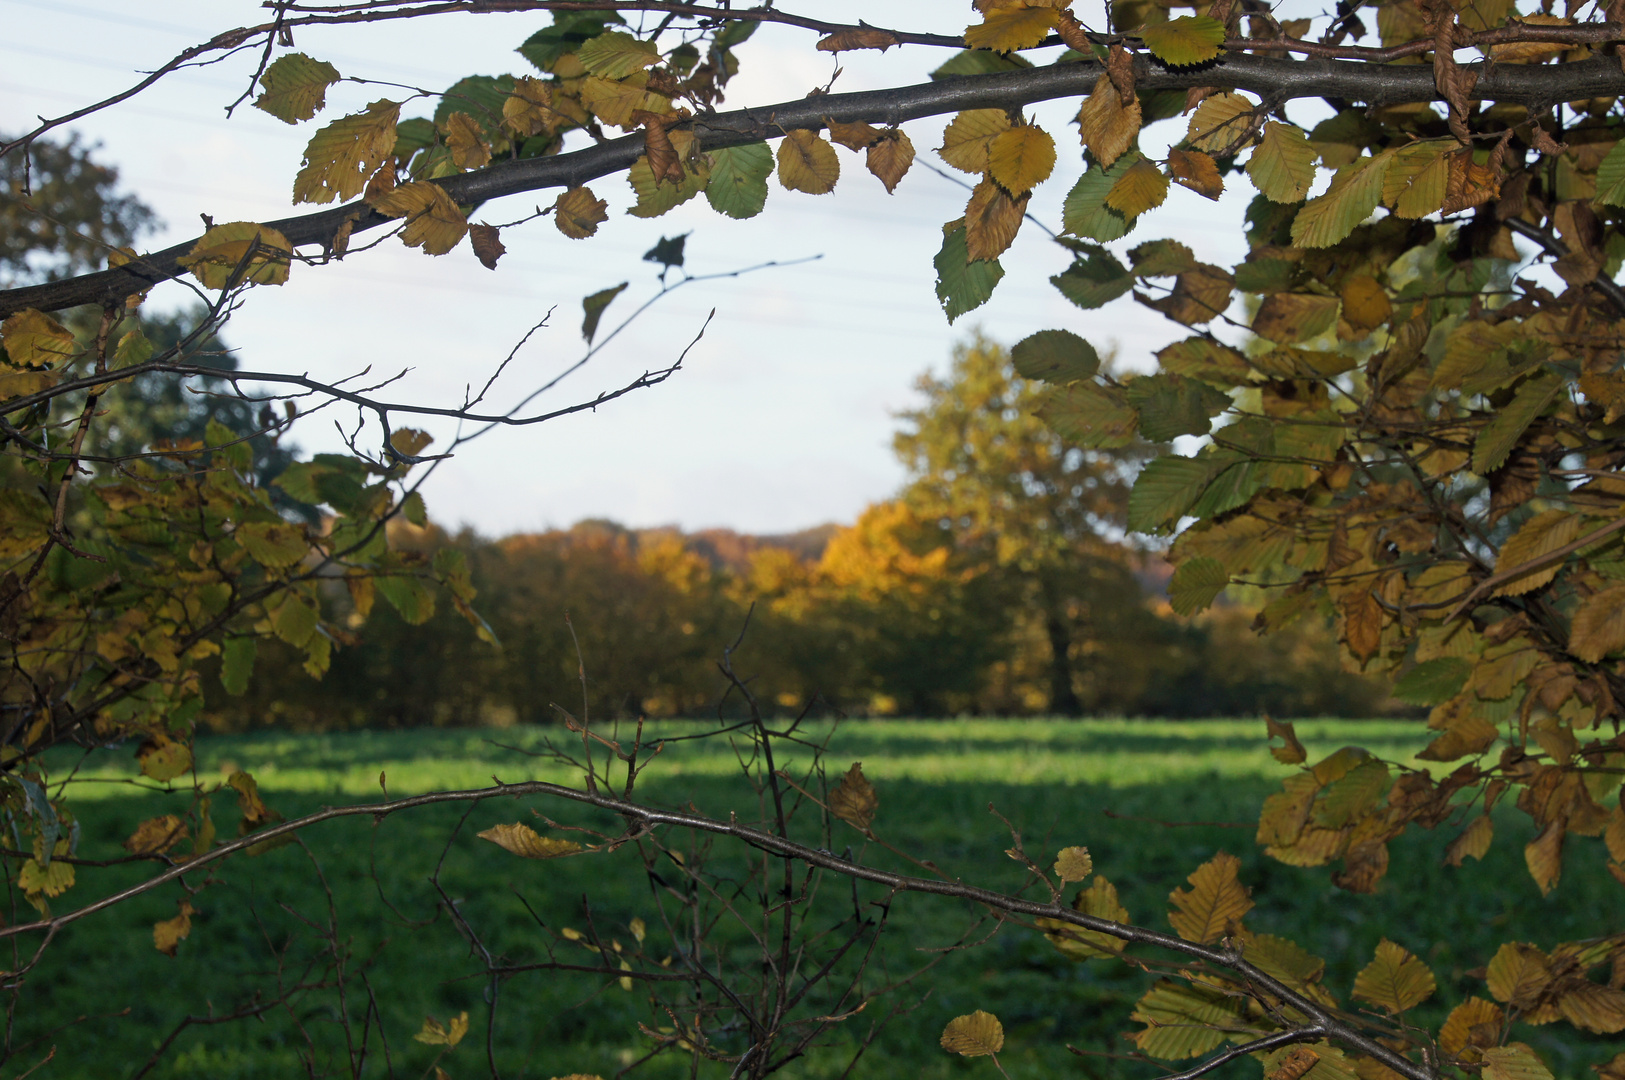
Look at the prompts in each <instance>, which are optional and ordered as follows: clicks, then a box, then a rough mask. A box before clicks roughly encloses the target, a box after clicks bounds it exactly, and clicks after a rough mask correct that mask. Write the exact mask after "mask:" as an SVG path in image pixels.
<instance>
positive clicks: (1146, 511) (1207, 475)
mask: <svg viewBox="0 0 1625 1080" xmlns="http://www.w3.org/2000/svg"><path fill="white" fill-rule="evenodd" d="M1215 475H1216V470H1215V468H1214V466H1213V463H1212V462H1211V461H1209V460H1208V459H1205V458H1187V457H1180V456H1178V455H1176V454H1169V455H1167V456H1166V457H1160V458H1156V459H1155V460H1153V461H1151V462H1149V463H1147V465H1146V467H1145V468H1143V469H1141V470H1140V475H1139V476H1138V477H1137V478H1135V481H1134V487H1133V488H1132V489H1131V490H1130V491H1129V496H1128V527H1129V530H1130V531H1131V532H1157V531H1159V530H1161V529H1163V528H1165V527H1167V526H1169V525H1173V524H1174V523H1175V522H1177V521H1178V520H1179V519H1180V518H1182V517H1184V516H1185V515H1186V514H1187V513H1189V512H1190V510H1191V507H1193V506H1194V505H1195V504H1196V501H1197V500H1198V499H1200V498H1201V497H1202V493H1203V492H1204V491H1206V490H1207V487H1208V485H1209V484H1211V483H1212V482H1213V478H1214V476H1215Z"/></svg>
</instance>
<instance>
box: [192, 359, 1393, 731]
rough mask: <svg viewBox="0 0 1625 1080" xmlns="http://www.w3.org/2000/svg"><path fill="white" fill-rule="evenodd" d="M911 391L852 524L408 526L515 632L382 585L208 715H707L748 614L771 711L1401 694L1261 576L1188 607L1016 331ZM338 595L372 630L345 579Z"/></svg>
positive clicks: (286, 721) (1356, 698) (1153, 706)
mask: <svg viewBox="0 0 1625 1080" xmlns="http://www.w3.org/2000/svg"><path fill="white" fill-rule="evenodd" d="M919 388H920V390H921V392H922V397H923V402H922V404H921V406H920V407H919V408H918V409H916V410H912V411H910V412H908V413H906V414H904V415H903V416H902V417H901V420H902V427H901V430H900V431H899V432H898V435H897V439H896V448H897V451H898V453H899V454H900V456H901V457H902V458H903V460H904V462H905V463H906V464H907V465H908V467H909V470H910V475H909V479H908V482H907V484H906V486H905V487H904V489H903V490H902V491H900V492H899V493H898V494H897V495H896V496H895V497H894V498H891V499H888V500H885V501H883V502H880V503H877V504H874V505H872V506H870V507H869V508H868V509H866V510H865V511H864V512H863V514H862V515H861V516H860V517H859V519H858V520H857V521H856V522H855V523H853V524H851V525H846V526H840V527H835V526H824V527H821V528H817V529H810V530H807V531H805V532H801V533H796V534H792V535H787V536H779V537H751V536H741V535H738V534H735V533H732V532H729V531H727V530H713V531H709V532H699V533H692V534H684V533H682V532H679V531H677V530H675V529H630V528H626V527H624V526H621V525H618V524H615V523H614V522H610V521H584V522H581V523H579V524H577V525H575V526H573V527H571V528H568V529H560V530H554V531H549V532H544V533H538V534H530V535H517V536H510V537H506V538H503V539H497V540H493V539H488V538H482V537H480V536H479V535H477V534H476V533H474V532H472V531H468V530H464V531H462V532H460V533H450V532H448V531H446V530H445V529H442V528H440V527H438V526H436V525H434V524H432V523H428V522H425V524H424V525H423V526H421V527H419V526H414V525H412V524H410V523H408V522H403V523H400V524H398V525H396V526H395V535H394V537H392V546H398V547H401V548H404V549H408V550H411V549H416V550H419V551H422V552H423V553H424V554H426V555H431V556H432V555H433V553H434V552H435V551H438V550H440V549H442V548H447V547H449V548H455V549H457V550H460V551H462V552H463V553H464V556H465V557H466V559H467V563H468V566H469V570H470V574H471V576H472V580H473V582H474V586H475V588H476V589H477V590H478V596H477V599H476V601H475V603H476V606H477V607H478V608H479V611H480V613H481V615H482V616H483V617H484V618H485V619H486V621H487V622H488V624H489V626H490V628H491V630H492V632H493V634H494V636H495V638H496V640H497V641H498V642H499V646H498V647H495V648H493V647H492V646H491V645H490V644H487V643H486V642H484V641H482V640H480V639H479V636H478V635H477V633H476V631H475V629H474V628H473V627H472V626H470V624H469V623H468V621H467V620H466V619H464V618H462V617H461V616H460V615H459V614H458V613H457V612H456V611H455V610H450V609H447V608H444V607H442V608H441V609H440V610H438V611H435V612H433V613H432V614H427V613H426V614H425V618H424V624H423V625H418V626H414V625H411V624H409V623H408V622H407V621H406V619H405V618H403V617H402V616H401V614H400V613H399V612H398V611H395V610H394V609H385V608H384V607H383V606H382V605H381V606H380V611H379V612H378V613H377V614H374V615H372V616H371V617H370V618H369V619H368V624H367V628H366V632H365V634H357V635H356V636H355V637H354V638H352V639H351V640H349V641H348V642H344V643H341V645H340V647H339V648H338V649H337V650H335V652H334V654H333V658H332V668H331V670H330V671H329V672H328V673H327V675H326V676H325V677H324V679H323V680H322V681H321V682H319V683H314V682H312V681H311V680H310V679H308V678H307V677H306V676H305V675H304V673H303V672H301V671H299V670H298V669H299V667H300V664H301V656H300V654H299V653H298V652H297V651H296V650H294V649H292V648H289V647H286V646H283V647H282V648H280V649H278V648H277V647H276V646H274V645H273V646H271V647H269V648H262V654H261V659H260V663H259V665H258V666H257V668H256V671H255V675H254V677H253V679H252V680H251V683H250V686H249V689H248V692H247V693H246V694H245V695H243V696H242V697H229V696H227V695H224V694H213V695H209V698H210V701H209V706H208V708H207V715H208V717H209V718H210V719H211V720H212V722H213V723H214V724H216V725H217V726H218V727H220V728H224V729H227V730H243V729H247V728H252V727H257V726H264V725H276V726H292V727H295V728H299V729H304V730H327V729H334V728H349V727H378V726H384V727H414V726H425V725H493V724H494V725H506V724H514V723H527V724H534V723H551V722H557V721H559V720H560V719H562V717H563V714H564V712H565V711H568V712H569V713H571V714H578V713H579V712H580V711H581V710H582V708H583V703H584V701H585V707H586V709H587V710H588V711H589V712H590V713H591V714H592V715H593V716H598V717H610V716H619V717H635V716H639V715H645V716H702V715H712V714H713V713H714V710H715V707H716V705H717V699H718V697H719V696H720V694H721V692H722V690H723V688H724V685H725V684H724V682H723V681H722V680H721V678H720V677H719V675H718V672H717V670H716V659H717V657H718V656H719V655H720V654H721V651H722V649H723V648H725V647H727V646H728V645H729V644H730V643H731V642H732V641H734V639H736V638H740V637H741V634H743V640H742V643H741V646H740V648H739V649H738V656H739V661H738V663H739V665H740V667H739V670H740V671H741V673H743V674H747V675H748V676H750V677H751V678H752V681H751V682H750V684H749V685H750V687H751V689H752V692H753V693H754V694H756V696H757V698H758V700H759V701H760V702H761V703H762V705H763V706H764V707H765V708H767V709H768V710H770V711H774V712H779V713H796V712H799V711H800V710H801V709H803V708H805V707H806V706H807V705H808V704H809V703H814V702H817V703H819V705H820V707H824V708H831V709H835V710H838V711H840V712H842V713H845V714H848V715H854V716H865V715H901V716H941V715H956V714H962V713H971V714H978V715H995V716H1004V715H1045V714H1053V715H1079V714H1121V715H1130V716H1164V717H1205V716H1227V715H1228V716H1234V715H1256V714H1258V713H1272V714H1275V715H1294V716H1302V715H1338V716H1371V715H1375V714H1378V713H1379V712H1381V711H1383V710H1384V709H1385V708H1392V707H1394V705H1395V703H1394V702H1392V700H1391V699H1390V698H1389V696H1388V689H1387V686H1386V684H1385V683H1383V682H1380V681H1378V680H1375V679H1370V678H1366V677H1364V676H1360V675H1356V674H1350V673H1348V672H1345V671H1344V670H1343V669H1342V667H1341V666H1340V664H1339V662H1338V658H1337V647H1336V641H1335V639H1334V637H1333V635H1332V634H1331V632H1330V630H1329V629H1328V626H1327V624H1326V622H1325V620H1323V619H1315V618H1309V619H1305V620H1302V621H1301V622H1300V623H1299V624H1297V625H1296V626H1294V627H1291V628H1289V629H1288V630H1286V631H1284V632H1283V633H1281V634H1277V635H1272V636H1269V637H1262V636H1259V635H1258V634H1256V633H1255V632H1254V629H1253V625H1252V624H1253V620H1254V616H1255V614H1256V611H1255V609H1254V608H1253V607H1249V606H1248V605H1247V604H1246V603H1245V595H1243V596H1242V597H1240V598H1239V602H1235V603H1229V604H1224V605H1221V606H1219V607H1216V608H1214V609H1212V610H1210V611H1207V612H1204V613H1202V614H1200V615H1196V616H1194V617H1190V618H1186V617H1183V616H1180V615H1179V614H1178V613H1176V612H1175V611H1173V610H1172V609H1171V608H1170V607H1169V605H1168V602H1167V600H1166V598H1165V595H1164V594H1165V585H1166V571H1165V570H1164V569H1163V567H1164V566H1165V564H1164V563H1163V562H1162V560H1161V557H1160V555H1159V553H1158V552H1156V551H1155V550H1153V549H1149V548H1146V547H1143V546H1139V545H1135V544H1133V543H1131V542H1130V541H1129V539H1128V538H1127V537H1126V536H1125V535H1124V534H1123V533H1122V532H1121V529H1120V528H1117V527H1116V524H1115V523H1116V522H1118V520H1119V519H1120V517H1121V514H1122V512H1123V507H1124V498H1125V495H1126V491H1127V481H1129V480H1131V479H1132V470H1133V468H1134V467H1135V466H1136V461H1137V457H1138V455H1137V452H1136V451H1133V450H1130V451H1126V452H1116V453H1112V454H1098V455H1092V456H1087V457H1086V456H1085V455H1083V454H1082V453H1081V452H1079V451H1077V450H1076V449H1074V448H1071V447H1069V446H1067V445H1066V444H1065V442H1064V441H1062V440H1060V439H1058V438H1057V437H1056V436H1055V435H1054V434H1053V433H1052V432H1050V431H1049V429H1047V428H1046V427H1044V426H1043V425H1042V424H1041V423H1039V422H1038V421H1037V420H1036V419H1034V418H1033V417H1031V416H1030V415H1028V414H1027V413H1026V412H1020V411H1018V412H1015V413H1014V414H1012V411H1011V410H1010V409H1007V408H1006V407H1005V406H1007V405H1009V406H1013V407H1016V408H1019V407H1022V406H1025V405H1027V404H1029V402H1027V401H1026V399H1027V398H1028V397H1031V396H1032V395H1033V394H1034V390H1033V389H1032V387H1031V386H1030V384H1029V383H1028V382H1027V381H1026V380H1023V379H1022V378H1021V377H1020V376H1019V375H1018V374H1017V373H1016V371H1015V368H1014V366H1013V364H1012V361H1011V358H1010V354H1009V352H1008V351H1007V350H1005V349H1004V348H1002V347H1000V346H999V345H997V344H995V343H993V342H991V341H988V340H986V339H983V338H980V337H977V338H973V339H971V340H969V341H968V342H966V343H965V344H963V345H962V346H960V347H959V348H958V349H957V350H956V355H955V358H954V363H953V365H952V369H951V371H950V372H949V374H948V375H947V376H946V377H944V378H940V379H939V378H934V377H930V376H927V377H925V378H923V379H922V380H921V381H920V384H919ZM1159 571H1161V572H1159ZM325 602H326V604H327V605H328V606H329V608H330V610H329V612H328V615H329V617H330V619H331V620H332V622H334V623H336V624H338V625H341V626H342V625H344V623H345V622H346V621H347V620H348V621H350V622H352V623H356V624H359V621H360V620H359V618H358V617H357V614H356V612H355V610H354V608H355V604H356V599H355V597H354V596H353V595H352V592H351V591H350V590H348V589H346V588H344V587H343V585H342V584H340V583H339V582H337V581H334V582H333V583H332V584H330V585H329V587H328V588H327V590H326V595H325ZM747 623H748V625H747ZM583 672H584V673H585V675H584V677H585V687H583V682H582V679H583ZM584 694H585V697H584ZM1400 707H1403V706H1400Z"/></svg>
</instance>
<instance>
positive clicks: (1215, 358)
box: [1157, 337, 1252, 386]
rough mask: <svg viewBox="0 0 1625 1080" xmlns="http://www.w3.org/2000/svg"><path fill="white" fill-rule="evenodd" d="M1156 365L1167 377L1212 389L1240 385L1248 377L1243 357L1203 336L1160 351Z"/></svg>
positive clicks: (1250, 372)
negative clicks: (1197, 381) (1183, 378)
mask: <svg viewBox="0 0 1625 1080" xmlns="http://www.w3.org/2000/svg"><path fill="white" fill-rule="evenodd" d="M1157 365H1158V367H1159V368H1160V369H1161V370H1162V371H1164V372H1166V373H1167V374H1169V375H1184V376H1187V377H1189V378H1193V379H1201V380H1202V381H1204V382H1208V383H1212V384H1214V385H1215V386H1240V385H1242V384H1244V383H1246V382H1247V381H1248V378H1249V377H1250V376H1251V374H1252V368H1251V367H1250V366H1249V365H1248V363H1247V359H1246V357H1244V356H1242V355H1241V354H1240V353H1239V352H1237V351H1236V350H1234V349H1232V348H1230V346H1228V345H1224V344H1221V343H1220V342H1217V341H1214V340H1213V339H1212V338H1206V337H1192V338H1186V339H1185V340H1184V341H1176V342H1174V343H1173V344H1172V345H1169V346H1167V347H1165V348H1163V349H1161V350H1160V351H1159V352H1158V353H1157Z"/></svg>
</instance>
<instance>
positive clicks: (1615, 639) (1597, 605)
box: [1569, 584, 1625, 664]
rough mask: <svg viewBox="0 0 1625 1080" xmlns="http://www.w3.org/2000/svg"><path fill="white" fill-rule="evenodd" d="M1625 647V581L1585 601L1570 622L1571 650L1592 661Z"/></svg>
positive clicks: (1594, 662)
mask: <svg viewBox="0 0 1625 1080" xmlns="http://www.w3.org/2000/svg"><path fill="white" fill-rule="evenodd" d="M1621 649H1625V584H1622V585H1610V586H1609V587H1608V588H1606V589H1603V590H1602V591H1600V592H1597V593H1593V594H1592V595H1591V596H1589V597H1587V598H1586V599H1585V601H1584V602H1582V603H1581V605H1580V607H1579V610H1577V611H1576V612H1575V613H1574V620H1573V622H1572V623H1570V625H1569V652H1571V653H1573V654H1574V655H1575V656H1577V657H1579V658H1580V659H1581V660H1584V661H1585V662H1586V663H1588V664H1600V663H1601V662H1602V659H1603V657H1605V656H1607V655H1608V654H1610V653H1616V652H1619V651H1620V650H1621Z"/></svg>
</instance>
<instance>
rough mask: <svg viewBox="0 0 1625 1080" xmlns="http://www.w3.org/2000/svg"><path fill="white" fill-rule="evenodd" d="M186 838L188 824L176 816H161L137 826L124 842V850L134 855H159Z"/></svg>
mask: <svg viewBox="0 0 1625 1080" xmlns="http://www.w3.org/2000/svg"><path fill="white" fill-rule="evenodd" d="M186 838H187V830H186V822H184V821H182V820H181V819H180V818H179V817H178V816H176V815H175V814H161V815H159V816H158V817H154V818H148V819H147V820H146V821H143V822H142V823H141V824H140V825H137V826H136V829H135V832H133V833H131V834H130V838H129V839H128V840H125V841H124V850H125V851H128V852H129V853H130V854H132V855H157V854H160V853H162V852H165V851H168V850H169V849H170V848H172V847H174V846H175V845H176V844H179V843H181V842H182V841H183V840H185V839H186Z"/></svg>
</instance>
